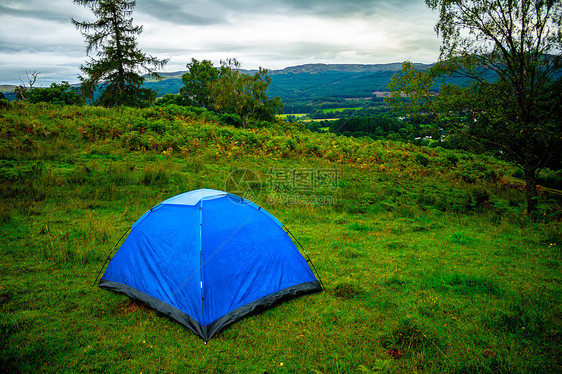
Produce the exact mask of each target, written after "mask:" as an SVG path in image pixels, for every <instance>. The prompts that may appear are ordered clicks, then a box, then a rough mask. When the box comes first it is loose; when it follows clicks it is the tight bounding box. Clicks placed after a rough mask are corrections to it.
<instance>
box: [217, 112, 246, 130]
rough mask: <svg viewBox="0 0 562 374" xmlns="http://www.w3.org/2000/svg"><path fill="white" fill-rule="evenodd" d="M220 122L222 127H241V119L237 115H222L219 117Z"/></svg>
mask: <svg viewBox="0 0 562 374" xmlns="http://www.w3.org/2000/svg"><path fill="white" fill-rule="evenodd" d="M220 121H221V123H222V124H224V125H229V126H234V127H241V126H242V119H241V118H240V116H239V115H238V114H234V113H224V114H221V116H220Z"/></svg>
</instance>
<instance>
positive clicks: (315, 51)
mask: <svg viewBox="0 0 562 374" xmlns="http://www.w3.org/2000/svg"><path fill="white" fill-rule="evenodd" d="M71 17H74V18H75V19H77V20H79V21H83V20H94V17H93V15H92V13H91V12H90V11H89V10H88V9H87V8H85V7H83V6H79V5H76V4H74V3H73V2H72V0H48V1H47V0H0V84H21V82H20V79H22V80H24V81H25V80H26V79H25V78H26V71H27V72H28V73H32V72H34V71H36V72H40V74H39V79H40V83H41V84H42V85H48V84H49V83H50V82H57V83H59V82H61V81H63V80H66V81H69V82H70V83H75V82H77V81H78V78H77V76H78V75H79V74H80V71H79V68H80V65H81V64H84V63H85V62H86V52H85V47H86V44H85V42H84V38H83V37H82V35H81V34H80V32H79V31H77V30H76V29H75V28H74V26H73V25H72V24H71V22H70V19H71ZM133 20H134V23H135V24H136V25H142V26H143V27H144V31H143V33H142V34H141V35H140V37H139V38H138V41H139V46H140V48H141V49H142V50H143V52H145V53H147V54H150V55H153V56H156V57H158V58H162V59H164V58H169V59H170V62H169V63H168V65H167V66H166V68H165V71H168V72H172V71H178V70H185V65H186V63H188V62H189V61H191V59H192V58H196V59H198V60H201V59H209V60H211V61H213V62H214V63H215V65H218V64H219V61H220V60H221V59H226V58H230V57H234V58H236V59H238V61H240V62H241V64H242V68H245V69H254V68H257V67H260V66H261V67H264V68H267V69H282V68H285V67H288V66H294V65H302V64H307V63H327V64H379V63H390V62H402V61H405V60H410V61H414V62H422V63H431V62H435V61H436V60H437V56H438V52H439V40H438V39H437V37H436V35H435V32H434V30H433V26H434V25H435V22H436V20H437V15H436V14H434V13H432V12H431V11H430V10H429V9H428V8H427V7H426V6H425V3H424V1H423V0H398V1H392V0H343V1H340V0H137V6H136V8H135V11H134V13H133Z"/></svg>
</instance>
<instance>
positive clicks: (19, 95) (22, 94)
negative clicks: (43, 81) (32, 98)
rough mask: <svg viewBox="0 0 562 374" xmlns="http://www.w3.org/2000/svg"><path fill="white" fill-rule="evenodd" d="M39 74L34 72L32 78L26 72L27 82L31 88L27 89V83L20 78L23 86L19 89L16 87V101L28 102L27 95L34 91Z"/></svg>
mask: <svg viewBox="0 0 562 374" xmlns="http://www.w3.org/2000/svg"><path fill="white" fill-rule="evenodd" d="M39 74H40V73H39V72H37V71H34V72H33V73H31V77H30V76H29V73H28V72H27V71H26V72H25V76H26V77H27V81H28V82H29V87H27V86H26V84H25V82H24V81H23V80H22V79H21V78H20V82H21V84H20V85H19V86H18V87H16V89H15V90H14V93H15V94H16V99H18V100H21V101H26V100H27V93H28V92H31V91H32V90H33V85H34V84H35V82H36V81H37V76H38V75H39Z"/></svg>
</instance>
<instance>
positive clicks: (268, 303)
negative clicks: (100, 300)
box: [98, 279, 322, 343]
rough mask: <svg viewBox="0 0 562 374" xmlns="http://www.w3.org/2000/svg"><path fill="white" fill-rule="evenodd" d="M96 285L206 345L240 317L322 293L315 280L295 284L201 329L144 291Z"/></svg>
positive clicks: (107, 283) (103, 282) (106, 283)
mask: <svg viewBox="0 0 562 374" xmlns="http://www.w3.org/2000/svg"><path fill="white" fill-rule="evenodd" d="M98 286H99V287H101V288H104V289H107V290H111V291H114V292H118V293H122V294H125V295H127V296H129V297H131V298H133V299H135V300H138V301H140V302H142V303H144V304H146V305H148V306H150V307H151V308H152V309H154V310H156V311H158V312H160V313H162V314H164V315H166V316H168V317H170V318H172V319H174V320H176V321H177V322H179V323H181V324H182V325H184V326H185V327H187V328H189V329H190V330H191V331H193V332H194V333H195V334H196V335H198V336H199V337H201V339H203V341H204V342H205V343H207V342H208V341H209V340H210V339H211V338H212V337H213V336H215V335H216V334H217V333H219V332H220V331H221V330H223V329H225V328H226V327H227V326H229V325H231V324H233V323H234V322H236V321H239V320H241V319H242V318H245V317H248V316H250V315H254V314H257V313H261V312H263V311H264V310H266V309H269V308H272V307H274V306H275V305H277V304H278V303H280V302H282V301H286V300H289V299H293V298H295V297H299V296H302V295H305V294H309V293H314V292H319V291H322V287H321V285H320V283H319V282H318V281H315V282H307V283H301V284H297V285H295V286H291V287H287V288H285V289H283V290H280V291H278V292H276V293H273V294H270V295H267V296H264V297H262V298H261V299H258V300H255V301H253V302H251V303H248V304H246V305H243V306H241V307H240V308H238V309H235V310H233V311H231V312H230V313H228V314H225V315H224V316H222V317H221V318H219V319H217V320H216V321H214V322H212V323H211V324H209V325H207V326H202V325H201V324H200V323H199V322H197V321H196V320H194V319H193V318H191V317H190V316H189V315H187V314H186V313H184V312H182V311H181V310H179V309H177V308H176V307H173V306H171V305H170V304H168V303H165V302H164V301H162V300H160V299H157V298H155V297H153V296H150V295H147V294H145V293H144V292H141V291H139V290H137V289H134V288H132V287H129V286H127V285H124V284H122V283H117V282H112V281H108V280H105V279H102V280H101V281H100V283H99V285H98Z"/></svg>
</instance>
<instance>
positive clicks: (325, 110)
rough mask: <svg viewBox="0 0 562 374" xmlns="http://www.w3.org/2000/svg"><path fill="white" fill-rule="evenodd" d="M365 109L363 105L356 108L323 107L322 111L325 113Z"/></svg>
mask: <svg viewBox="0 0 562 374" xmlns="http://www.w3.org/2000/svg"><path fill="white" fill-rule="evenodd" d="M360 109H363V107H355V108H330V109H322V111H323V112H324V113H337V112H343V111H345V110H360Z"/></svg>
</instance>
